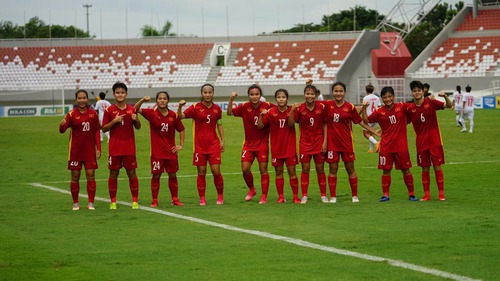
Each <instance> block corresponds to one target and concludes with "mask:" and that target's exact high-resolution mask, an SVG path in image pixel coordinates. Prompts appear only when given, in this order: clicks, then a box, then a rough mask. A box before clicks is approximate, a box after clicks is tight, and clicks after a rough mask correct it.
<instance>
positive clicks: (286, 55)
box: [216, 39, 355, 85]
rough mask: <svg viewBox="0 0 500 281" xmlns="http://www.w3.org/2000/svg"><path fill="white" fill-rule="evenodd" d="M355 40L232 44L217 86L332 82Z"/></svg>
mask: <svg viewBox="0 0 500 281" xmlns="http://www.w3.org/2000/svg"><path fill="white" fill-rule="evenodd" d="M354 42H355V40H350V39H345V40H311V41H297V42H295V41H285V42H251V43H248V42H246V43H234V44H232V45H231V48H235V49H236V50H237V56H236V59H235V61H234V63H233V65H229V66H224V67H222V68H221V70H220V72H219V74H218V77H217V80H216V85H237V84H252V83H259V84H263V85H264V84H267V85H273V84H304V81H305V80H307V79H308V78H312V79H313V80H314V81H316V82H318V83H321V82H322V81H327V82H328V83H331V81H333V79H334V78H335V75H336V73H337V70H338V68H339V66H340V65H341V64H342V62H343V61H344V59H345V56H346V55H347V53H348V52H349V50H350V49H351V47H352V45H353V44H354Z"/></svg>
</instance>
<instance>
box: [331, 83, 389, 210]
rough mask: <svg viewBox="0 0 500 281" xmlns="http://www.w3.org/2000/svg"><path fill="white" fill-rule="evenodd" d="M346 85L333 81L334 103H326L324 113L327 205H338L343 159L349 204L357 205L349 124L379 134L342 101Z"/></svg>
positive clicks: (356, 178)
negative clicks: (328, 193)
mask: <svg viewBox="0 0 500 281" xmlns="http://www.w3.org/2000/svg"><path fill="white" fill-rule="evenodd" d="M345 93H346V86H345V84H344V83H342V82H335V83H334V84H333V86H332V94H333V100H329V101H326V113H327V156H326V162H327V163H328V164H329V165H330V173H329V174H328V185H329V187H330V196H331V197H330V203H336V202H337V171H338V169H339V160H340V157H342V161H343V162H344V165H345V169H346V171H347V174H348V176H349V185H350V186H351V194H352V198H351V199H352V202H354V203H357V202H359V198H358V176H357V174H356V170H355V169H354V160H355V159H356V157H355V154H354V144H353V139H352V125H351V123H354V124H359V125H360V126H361V127H363V128H365V129H366V130H368V131H370V132H372V133H373V134H374V135H377V136H380V133H378V132H377V131H375V130H374V129H373V128H372V127H370V126H368V125H367V124H365V123H364V122H362V121H363V120H362V119H361V116H360V115H359V113H358V111H357V110H356V108H355V107H354V105H353V104H351V103H349V102H347V101H345V100H344V97H345Z"/></svg>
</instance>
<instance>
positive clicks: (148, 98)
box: [142, 96, 151, 101]
mask: <svg viewBox="0 0 500 281" xmlns="http://www.w3.org/2000/svg"><path fill="white" fill-rule="evenodd" d="M142 99H143V100H144V101H150V100H151V97H150V96H144V97H143V98H142Z"/></svg>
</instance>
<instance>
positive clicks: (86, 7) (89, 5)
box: [83, 4, 92, 37]
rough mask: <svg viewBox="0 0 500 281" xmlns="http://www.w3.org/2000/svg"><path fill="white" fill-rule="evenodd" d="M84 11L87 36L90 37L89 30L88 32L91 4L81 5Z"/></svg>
mask: <svg viewBox="0 0 500 281" xmlns="http://www.w3.org/2000/svg"><path fill="white" fill-rule="evenodd" d="M83 7H84V8H85V9H87V36H88V37H90V30H89V8H90V7H92V4H85V5H83Z"/></svg>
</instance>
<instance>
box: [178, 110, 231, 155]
mask: <svg viewBox="0 0 500 281" xmlns="http://www.w3.org/2000/svg"><path fill="white" fill-rule="evenodd" d="M184 115H185V117H186V118H192V119H193V129H194V133H193V139H194V152H195V153H201V154H213V153H217V152H218V151H220V140H219V138H218V137H217V132H216V131H217V121H219V120H220V119H221V118H222V110H221V109H220V107H219V106H218V105H216V104H215V103H212V106H211V107H206V106H205V105H204V104H203V103H201V102H198V103H195V104H193V105H191V106H190V107H188V108H187V109H186V110H185V111H184Z"/></svg>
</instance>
